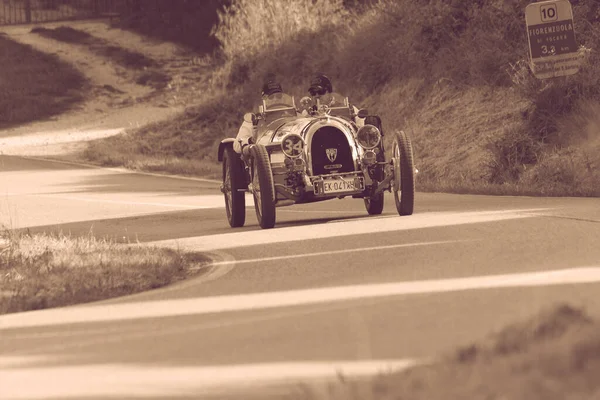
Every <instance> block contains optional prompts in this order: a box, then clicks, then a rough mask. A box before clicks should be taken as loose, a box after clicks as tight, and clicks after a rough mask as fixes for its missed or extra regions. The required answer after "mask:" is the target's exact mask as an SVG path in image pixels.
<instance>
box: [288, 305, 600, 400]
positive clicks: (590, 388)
mask: <svg viewBox="0 0 600 400" xmlns="http://www.w3.org/2000/svg"><path fill="white" fill-rule="evenodd" d="M599 375H600V326H599V325H598V323H597V322H594V321H592V320H591V319H590V317H588V316H587V315H586V314H585V313H584V312H583V311H581V310H579V309H576V308H573V307H570V306H568V305H559V306H556V307H554V308H552V309H547V310H545V311H544V312H542V313H541V314H540V315H538V316H536V317H535V318H532V319H531V320H529V321H523V322H521V323H517V324H514V325H511V326H508V327H506V328H505V329H503V330H502V331H500V332H498V333H496V334H493V335H491V336H490V337H489V338H487V339H486V340H483V341H481V342H480V343H475V344H472V345H470V346H465V347H462V348H460V349H458V350H456V351H455V352H453V353H451V354H448V355H444V356H441V357H440V358H438V359H437V360H434V361H433V362H432V363H431V364H429V365H423V366H419V367H415V368H412V369H410V370H408V371H405V372H401V373H397V374H388V375H382V376H380V377H377V378H376V379H374V380H372V381H368V382H352V381H349V380H348V381H343V382H340V383H339V384H334V385H332V386H331V387H329V388H328V390H326V391H319V390H318V389H309V390H307V393H305V394H304V395H298V396H290V397H288V398H289V399H292V398H293V399H310V400H316V399H327V400H335V399H361V400H384V399H385V400H391V399H411V400H420V399H423V400H437V399H440V400H441V399H443V400H452V399H473V400H478V399H512V400H526V399H527V400H528V399H544V400H554V399H556V400H559V399H567V398H568V399H581V400H583V399H592V398H597V397H595V396H598V393H600V381H599V380H598V376H599Z"/></svg>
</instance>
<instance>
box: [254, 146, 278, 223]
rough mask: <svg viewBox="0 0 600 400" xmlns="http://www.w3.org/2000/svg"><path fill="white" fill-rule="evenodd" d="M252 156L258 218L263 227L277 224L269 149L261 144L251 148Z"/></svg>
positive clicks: (255, 206)
mask: <svg viewBox="0 0 600 400" xmlns="http://www.w3.org/2000/svg"><path fill="white" fill-rule="evenodd" d="M250 155H251V158H252V195H253V196H254V208H255V209H256V219H257V220H258V224H259V225H260V227H261V228H263V229H270V228H272V227H274V226H275V216H276V214H275V185H274V182H273V171H272V170H271V161H270V159H269V153H268V152H267V149H266V148H265V147H264V146H263V145H260V144H257V145H254V146H252V149H250Z"/></svg>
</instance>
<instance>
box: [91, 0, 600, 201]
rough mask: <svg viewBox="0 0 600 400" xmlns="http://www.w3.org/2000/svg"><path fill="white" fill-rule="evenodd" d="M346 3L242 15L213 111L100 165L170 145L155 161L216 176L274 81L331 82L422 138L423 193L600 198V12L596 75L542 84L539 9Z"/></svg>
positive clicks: (138, 134)
mask: <svg viewBox="0 0 600 400" xmlns="http://www.w3.org/2000/svg"><path fill="white" fill-rule="evenodd" d="M344 3H345V2H343V1H335V0H329V1H325V0H319V1H317V2H316V3H315V4H313V2H311V1H308V0H303V1H298V2H295V3H294V4H293V5H288V4H287V3H286V2H283V1H280V0H261V1H260V2H259V4H254V6H253V3H252V2H251V1H249V0H236V1H233V2H232V6H231V7H229V8H227V9H226V12H221V14H220V22H219V25H218V26H217V27H216V29H215V37H216V38H217V39H219V41H220V44H221V47H220V49H219V51H218V52H217V53H216V54H217V57H216V58H215V61H214V62H215V63H216V66H215V72H214V73H213V74H212V76H211V79H210V80H209V81H208V85H207V86H206V87H205V94H206V99H207V100H206V101H204V102H200V103H199V104H198V105H196V106H194V107H191V108H189V109H188V110H186V112H185V113H184V114H182V115H180V116H178V117H177V118H176V119H174V120H172V121H167V122H162V123H159V124H158V125H152V126H147V127H143V128H141V129H140V130H137V131H131V132H129V134H128V135H127V136H125V137H121V138H119V139H118V140H116V141H115V143H114V144H111V143H110V142H108V143H102V144H97V146H96V147H94V148H91V149H90V151H89V152H88V157H90V158H91V159H96V160H99V159H101V158H102V159H107V157H106V155H107V154H111V153H113V155H116V154H118V156H114V157H112V158H111V161H110V162H118V159H122V158H126V157H128V156H130V155H127V154H123V153H122V150H120V149H122V148H124V147H126V148H128V149H135V148H136V146H135V143H138V142H148V141H151V142H153V143H157V144H158V145H157V146H154V147H153V148H152V149H147V148H146V147H144V156H145V157H163V158H164V157H167V156H168V157H174V158H176V159H178V160H180V161H179V162H178V165H182V164H185V163H186V160H204V162H208V163H214V162H215V149H216V145H217V143H218V141H219V140H221V139H222V138H224V137H230V136H233V135H235V132H236V129H237V126H238V124H239V121H240V120H241V116H242V114H243V113H244V112H245V111H247V110H250V109H251V108H252V107H253V106H255V104H256V102H257V101H258V92H259V86H260V82H261V79H262V76H264V74H265V73H266V72H267V71H274V72H275V73H277V74H278V76H279V77H280V79H281V81H282V84H283V85H284V87H285V89H286V90H287V91H288V92H290V93H291V94H293V95H295V96H297V97H300V96H302V95H304V93H305V91H306V89H307V82H308V80H309V79H310V76H311V74H313V73H314V72H315V71H324V72H326V73H327V74H328V75H329V76H330V77H331V78H332V79H333V82H334V88H335V89H336V90H337V91H340V92H342V93H345V94H347V95H349V96H350V98H351V100H352V101H353V102H354V103H355V104H358V105H361V106H363V107H368V108H369V109H370V110H372V111H374V112H376V113H378V114H380V115H381V116H382V118H383V121H384V129H404V130H406V131H408V132H409V133H410V135H411V136H412V138H413V142H414V145H415V150H416V151H415V152H416V163H417V165H418V167H419V170H420V174H419V179H418V187H419V188H420V189H421V190H443V191H455V192H456V191H458V192H475V193H482V192H483V193H500V194H510V193H514V194H538V195H539V194H542V195H584V196H597V195H600V184H599V182H600V175H599V172H598V170H599V168H598V167H600V156H599V153H600V151H599V150H600V147H599V146H600V145H599V137H600V129H599V126H600V120H599V117H598V115H599V113H598V111H600V57H599V56H598V52H597V51H596V50H595V49H597V48H598V47H599V45H600V4H598V3H597V2H595V1H593V0H581V1H578V2H574V5H573V9H574V12H575V21H576V31H577V39H578V41H579V43H580V44H581V45H582V46H585V47H584V48H582V52H581V54H582V57H584V58H585V60H586V63H585V66H584V68H582V70H581V71H580V72H579V73H578V74H577V75H574V76H570V77H566V78H558V79H554V80H545V81H542V80H538V79H536V78H534V77H533V76H532V74H531V73H530V72H529V70H528V67H527V63H526V60H527V58H528V44H527V37H526V31H525V19H524V9H525V6H526V5H527V4H529V1H526V0H508V1H504V0H479V1H471V2H469V4H465V2H462V1H450V2H447V1H441V0H431V1H429V0H417V1H408V0H400V1H391V0H383V1H380V2H378V3H375V2H373V3H375V5H373V6H370V7H367V8H366V9H361V10H360V12H357V11H356V9H352V8H348V7H346V6H344ZM365 3H366V4H367V3H369V2H365ZM170 15H175V11H173V12H172V13H171V14H170ZM174 19H175V20H176V18H174ZM265 20H270V21H272V22H273V23H271V24H264V23H261V21H265ZM590 49H591V50H590ZM117 147H118V148H117ZM133 152H134V153H135V150H133ZM155 167H156V166H155ZM164 168H166V169H169V168H170V167H169V166H168V165H166V166H164ZM190 171H193V169H191V170H190ZM214 171H217V169H214ZM215 173H216V172H215Z"/></svg>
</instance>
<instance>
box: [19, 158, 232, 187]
mask: <svg viewBox="0 0 600 400" xmlns="http://www.w3.org/2000/svg"><path fill="white" fill-rule="evenodd" d="M13 157H19V158H23V159H25V160H32V161H47V162H50V163H56V164H65V165H73V166H76V167H82V168H85V169H96V170H102V171H111V172H117V173H120V174H136V175H146V176H154V177H157V178H168V179H180V180H187V181H194V182H207V183H214V184H215V185H217V184H220V183H222V181H221V180H216V179H207V178H196V177H193V176H181V175H167V174H159V173H154V172H145V171H138V170H134V169H127V168H118V167H102V166H99V165H94V164H86V163H81V162H75V161H65V160H56V159H53V158H46V157H28V156H13Z"/></svg>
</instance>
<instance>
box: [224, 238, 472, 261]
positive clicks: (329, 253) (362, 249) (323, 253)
mask: <svg viewBox="0 0 600 400" xmlns="http://www.w3.org/2000/svg"><path fill="white" fill-rule="evenodd" d="M457 242H464V240H440V241H437V242H420V243H402V244H391V245H388V246H374V247H358V248H356V247H355V248H351V249H343V250H333V251H331V250H330V251H319V252H316V253H303V254H288V255H285V256H274V257H262V258H251V259H247V260H235V259H231V260H227V261H217V262H215V263H213V264H212V265H214V266H221V265H223V266H225V265H232V264H234V265H239V264H254V263H264V262H269V261H279V260H290V259H294V258H306V257H319V256H332V255H336V254H348V253H363V252H367V251H377V250H389V249H398V248H402V247H414V246H430V245H434V244H447V243H457Z"/></svg>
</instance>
